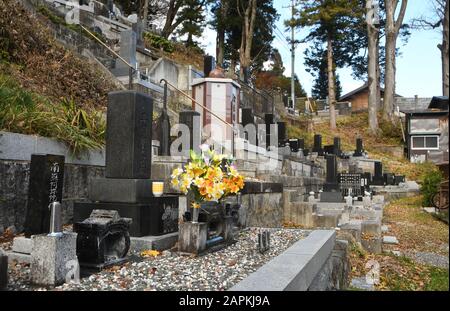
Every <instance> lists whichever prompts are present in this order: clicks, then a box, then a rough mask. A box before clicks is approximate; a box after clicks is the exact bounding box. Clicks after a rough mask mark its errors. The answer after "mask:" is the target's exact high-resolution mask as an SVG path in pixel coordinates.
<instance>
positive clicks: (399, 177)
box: [394, 175, 405, 186]
mask: <svg viewBox="0 0 450 311" xmlns="http://www.w3.org/2000/svg"><path fill="white" fill-rule="evenodd" d="M403 182H405V176H403V175H395V176H394V184H395V185H396V186H398V185H399V184H400V183H403Z"/></svg>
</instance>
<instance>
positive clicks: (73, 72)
mask: <svg viewBox="0 0 450 311" xmlns="http://www.w3.org/2000/svg"><path fill="white" fill-rule="evenodd" d="M46 22H48V21H46V20H45V19H44V18H40V17H39V16H38V17H34V16H32V15H31V14H30V13H29V12H28V11H26V10H25V9H24V8H23V7H22V5H20V4H17V3H14V2H12V1H9V0H0V66H1V68H0V69H1V72H3V73H4V74H5V73H6V74H8V75H10V76H12V77H13V79H14V80H15V81H17V82H18V83H19V84H20V85H21V86H22V87H23V88H24V89H27V90H29V91H32V92H35V93H38V94H40V95H43V96H46V97H48V98H49V99H50V100H51V101H52V102H54V103H57V102H59V101H62V100H63V99H72V100H73V101H74V102H75V103H76V105H77V106H82V107H85V108H93V107H104V106H106V96H107V93H108V92H109V91H112V90H114V89H115V87H114V85H113V84H112V83H111V82H110V81H108V79H107V78H106V77H104V76H103V75H102V74H100V72H99V71H98V70H96V69H95V68H94V67H92V65H90V64H89V63H87V62H86V61H84V60H83V59H81V58H80V57H78V56H76V55H75V54H74V53H72V52H71V51H69V50H67V49H65V48H64V47H63V46H61V45H60V44H58V43H57V42H56V41H55V40H54V39H53V37H52V34H51V32H50V30H49V28H48V25H47V24H46Z"/></svg>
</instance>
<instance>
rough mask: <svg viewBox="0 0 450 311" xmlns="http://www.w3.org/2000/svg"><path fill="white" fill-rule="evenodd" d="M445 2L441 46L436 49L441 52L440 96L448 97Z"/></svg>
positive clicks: (447, 12)
mask: <svg viewBox="0 0 450 311" xmlns="http://www.w3.org/2000/svg"><path fill="white" fill-rule="evenodd" d="M448 2H449V0H447V1H446V2H445V11H444V12H445V13H444V21H443V25H442V44H439V45H438V48H439V49H440V50H441V58H442V94H443V95H444V96H448V93H449V68H448V67H449V62H448V47H449V42H448V39H449V38H448V34H449V30H448V22H449V19H448V17H449V16H448V15H449V7H448Z"/></svg>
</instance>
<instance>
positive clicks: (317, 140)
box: [312, 134, 323, 155]
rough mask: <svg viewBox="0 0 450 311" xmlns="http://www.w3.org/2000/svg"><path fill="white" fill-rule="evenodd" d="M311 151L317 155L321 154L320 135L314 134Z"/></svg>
mask: <svg viewBox="0 0 450 311" xmlns="http://www.w3.org/2000/svg"><path fill="white" fill-rule="evenodd" d="M312 152H317V153H318V154H319V155H323V149H322V135H319V134H316V135H314V146H313V149H312Z"/></svg>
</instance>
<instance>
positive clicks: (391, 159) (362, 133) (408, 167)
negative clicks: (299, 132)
mask: <svg viewBox="0 0 450 311" xmlns="http://www.w3.org/2000/svg"><path fill="white" fill-rule="evenodd" d="M380 127H381V128H382V130H381V131H380V133H379V134H378V135H373V134H371V133H370V132H369V128H368V116H367V113H360V114H354V115H351V116H345V117H340V118H339V119H338V121H337V129H336V130H335V131H331V130H330V127H329V123H328V121H326V122H321V123H316V124H315V125H314V132H315V133H318V134H321V135H322V143H323V144H324V145H327V144H333V138H334V137H336V136H339V137H340V138H341V146H342V147H341V148H342V149H343V150H344V151H350V150H354V149H355V143H356V138H357V137H361V138H362V139H363V143H364V149H365V150H366V151H367V152H368V154H369V157H370V158H372V159H379V160H381V161H382V162H383V167H384V168H385V170H386V171H390V172H393V173H395V174H398V175H405V176H406V178H407V179H409V180H419V179H420V177H421V175H422V174H423V173H424V172H426V171H428V170H430V169H435V166H434V165H433V164H428V163H427V164H414V163H410V162H409V161H408V160H407V159H406V158H404V157H403V156H402V157H398V156H394V155H393V154H390V153H386V152H380V148H379V147H380V146H383V147H386V146H392V147H399V146H403V142H402V138H401V130H400V124H399V123H398V124H394V125H388V124H387V123H382V124H381V125H380Z"/></svg>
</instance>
